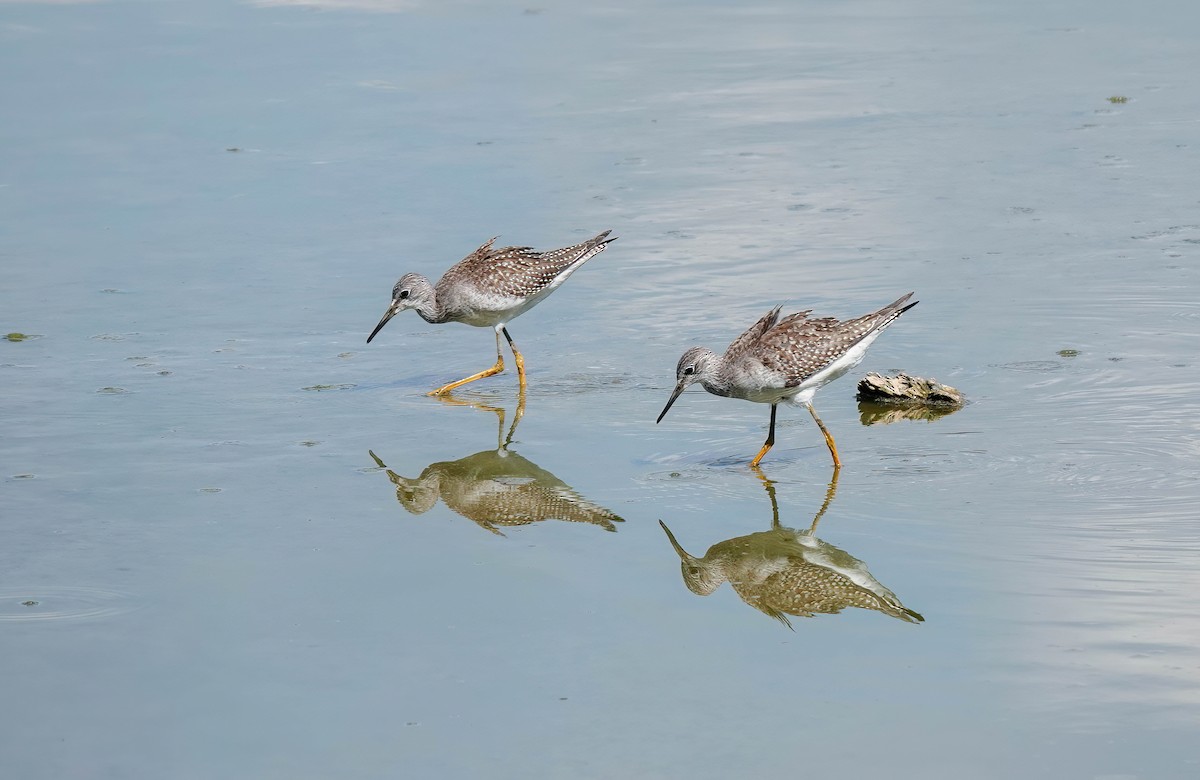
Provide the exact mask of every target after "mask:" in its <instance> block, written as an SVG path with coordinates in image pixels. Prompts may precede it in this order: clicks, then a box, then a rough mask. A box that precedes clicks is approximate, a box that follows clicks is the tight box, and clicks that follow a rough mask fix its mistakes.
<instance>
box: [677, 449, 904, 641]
mask: <svg viewBox="0 0 1200 780" xmlns="http://www.w3.org/2000/svg"><path fill="white" fill-rule="evenodd" d="M754 471H755V474H756V475H757V476H758V478H759V479H760V480H762V483H763V487H764V488H766V491H767V495H768V496H769V497H770V499H771V530H769V531H759V532H758V533H753V534H747V535H746V536H738V537H734V538H732V539H726V540H725V541H723V542H718V543H717V544H714V545H713V546H712V547H710V548H708V552H707V553H705V554H704V556H703V557H702V558H697V557H696V556H694V555H691V554H689V553H688V552H687V551H685V550H684V549H683V547H682V546H681V545H680V544H679V542H678V541H677V540H676V539H675V535H674V534H673V533H671V529H670V528H668V527H667V525H666V523H664V522H663V521H662V520H659V521H658V522H659V525H661V526H662V529H663V531H665V532H666V534H667V538H668V539H669V540H670V542H671V546H672V547H674V548H675V552H676V554H678V555H679V560H680V569H681V572H682V574H683V581H684V583H685V584H686V585H687V587H688V589H689V590H691V591H692V592H693V593H695V594H696V595H698V596H707V595H708V594H710V593H712V592H713V591H714V590H716V589H717V588H718V587H720V585H721V583H722V582H725V581H728V582H729V584H730V586H732V588H733V590H734V592H735V593H737V595H738V597H739V598H741V600H742V601H744V602H746V603H747V604H749V605H750V606H752V607H754V608H755V609H757V610H759V611H760V612H762V613H764V614H766V615H769V616H770V617H773V618H775V619H776V620H778V621H779V622H781V623H783V624H784V625H786V626H787V627H788V628H792V623H791V621H790V620H788V615H792V616H796V617H812V616H813V615H815V614H836V613H838V612H841V611H842V610H843V609H844V608H846V607H859V608H862V609H873V610H876V611H879V612H882V613H884V614H885V615H891V616H892V617H894V618H898V619H900V620H904V621H906V622H909V623H921V622H924V620H925V618H924V617H922V616H921V615H920V614H918V613H916V612H914V611H913V610H911V609H908V608H907V607H905V606H904V605H903V604H901V603H900V599H898V598H897V597H896V594H895V593H892V591H890V590H888V589H887V588H886V587H884V586H883V584H882V583H880V582H879V580H877V579H875V577H874V576H872V574H871V572H870V571H868V570H867V565H866V564H865V563H863V562H862V561H860V560H859V559H858V558H855V557H854V556H853V555H850V554H849V553H848V552H846V551H845V550H842V549H840V548H838V547H834V546H833V545H832V544H829V543H828V542H823V541H821V540H820V539H818V538H817V537H816V530H817V523H819V522H820V521H821V517H822V516H823V515H824V514H825V512H826V511H827V510H828V509H829V506H830V504H832V503H833V499H834V496H835V495H836V494H837V483H838V473H839V469H836V468H835V469H834V471H833V478H832V479H831V480H830V482H829V487H828V489H827V490H826V491H825V500H824V502H823V503H822V504H821V508H820V509H818V510H817V513H816V515H815V516H814V517H813V520H812V524H811V525H810V526H809V527H808V528H807V529H805V530H803V531H799V530H796V529H794V528H788V527H786V526H784V525H782V524H781V523H780V522H779V502H778V501H777V499H776V497H775V485H774V483H772V482H771V481H770V480H768V479H767V478H766V476H765V475H764V474H763V473H762V471H761V470H759V469H757V468H756V469H754ZM793 630H794V629H793Z"/></svg>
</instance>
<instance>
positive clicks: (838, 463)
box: [806, 404, 842, 468]
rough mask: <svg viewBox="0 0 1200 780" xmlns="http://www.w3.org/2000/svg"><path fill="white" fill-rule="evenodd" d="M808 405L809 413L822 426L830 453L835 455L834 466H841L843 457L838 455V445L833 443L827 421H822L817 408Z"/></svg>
mask: <svg viewBox="0 0 1200 780" xmlns="http://www.w3.org/2000/svg"><path fill="white" fill-rule="evenodd" d="M806 405H807V406H808V413H809V414H811V415H812V418H813V419H814V420H816V421H817V427H818V428H820V429H821V433H823V434H824V435H825V444H826V446H828V447H829V454H830V455H832V456H833V466H834V468H841V466H842V459H841V458H839V457H838V451H837V445H836V444H834V443H833V437H832V436H831V435H829V429H827V428H826V427H825V423H823V422H821V418H820V417H817V410H816V409H814V408H813V406H812V404H806Z"/></svg>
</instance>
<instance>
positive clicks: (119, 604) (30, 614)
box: [0, 585, 136, 622]
mask: <svg viewBox="0 0 1200 780" xmlns="http://www.w3.org/2000/svg"><path fill="white" fill-rule="evenodd" d="M135 608H136V605H134V604H132V603H130V597H129V595H128V594H126V593H121V592H119V591H115V590H103V589H101V588H84V587H75V586H70V585H39V586H34V587H28V588H13V587H9V588H0V622H18V621H23V622H27V621H39V620H84V619H93V618H108V617H113V616H115V615H121V614H124V613H126V612H130V611H132V610H133V609H135Z"/></svg>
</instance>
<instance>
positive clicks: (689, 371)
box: [683, 366, 696, 376]
mask: <svg viewBox="0 0 1200 780" xmlns="http://www.w3.org/2000/svg"><path fill="white" fill-rule="evenodd" d="M694 373H696V367H695V366H687V367H686V368H684V369H683V374H684V376H687V375H689V374H694Z"/></svg>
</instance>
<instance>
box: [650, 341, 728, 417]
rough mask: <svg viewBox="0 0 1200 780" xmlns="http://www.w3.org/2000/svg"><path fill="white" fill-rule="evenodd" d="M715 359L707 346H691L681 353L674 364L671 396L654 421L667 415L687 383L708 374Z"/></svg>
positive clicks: (686, 386) (689, 383)
mask: <svg viewBox="0 0 1200 780" xmlns="http://www.w3.org/2000/svg"><path fill="white" fill-rule="evenodd" d="M716 360H717V356H716V355H715V354H714V353H713V351H712V350H711V349H708V348H707V347H692V348H691V349H689V350H688V351H687V352H684V353H683V357H681V358H679V364H678V365H677V366H675V390H674V391H672V393H671V397H670V398H669V399H667V405H666V406H664V407H663V410H662V413H661V414H659V415H658V419H657V420H655V422H662V418H664V417H666V416H667V411H668V410H669V409H670V408H671V404H673V403H675V399H676V398H678V397H679V395H680V393H682V392H683V391H684V390H686V389H687V388H688V386H689V385H692V384H694V383H696V382H699V381H700V380H701V379H704V378H705V377H707V376H708V375H709V372H710V371H712V369H713V366H714V365H715V364H716Z"/></svg>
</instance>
